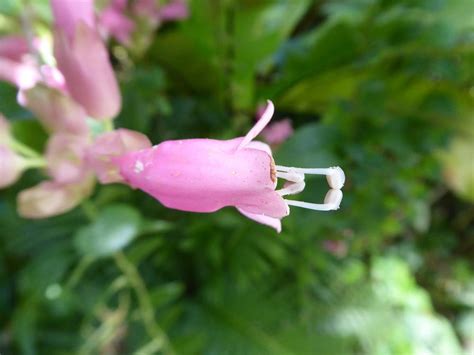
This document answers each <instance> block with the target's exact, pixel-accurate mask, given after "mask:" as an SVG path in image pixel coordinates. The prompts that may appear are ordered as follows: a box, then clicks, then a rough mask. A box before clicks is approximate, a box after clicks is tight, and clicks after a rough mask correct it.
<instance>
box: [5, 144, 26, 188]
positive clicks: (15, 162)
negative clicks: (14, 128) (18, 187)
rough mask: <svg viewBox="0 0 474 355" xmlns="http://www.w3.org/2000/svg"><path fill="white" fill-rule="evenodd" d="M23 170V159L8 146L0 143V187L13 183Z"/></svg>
mask: <svg viewBox="0 0 474 355" xmlns="http://www.w3.org/2000/svg"><path fill="white" fill-rule="evenodd" d="M24 170H25V161H24V159H23V158H22V157H20V156H19V155H17V154H16V153H15V152H13V151H12V150H11V149H10V148H8V147H6V146H4V145H0V188H4V187H7V186H10V185H12V184H14V183H15V182H16V181H17V180H18V179H19V178H20V176H21V174H22V173H23V171H24Z"/></svg>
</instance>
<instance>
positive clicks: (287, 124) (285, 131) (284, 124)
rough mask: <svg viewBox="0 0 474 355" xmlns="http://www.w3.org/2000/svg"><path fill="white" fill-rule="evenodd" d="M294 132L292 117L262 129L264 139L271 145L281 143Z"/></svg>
mask: <svg viewBox="0 0 474 355" xmlns="http://www.w3.org/2000/svg"><path fill="white" fill-rule="evenodd" d="M292 134H293V126H292V124H291V120H290V119H288V118H287V119H284V120H281V121H278V122H274V123H272V124H270V125H268V126H267V127H265V129H264V130H263V131H262V137H263V139H264V140H265V141H266V142H267V143H268V144H271V145H277V144H281V143H283V142H284V141H286V140H287V139H288V138H289V137H290V136H291V135H292Z"/></svg>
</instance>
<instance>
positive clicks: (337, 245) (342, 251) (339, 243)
mask: <svg viewBox="0 0 474 355" xmlns="http://www.w3.org/2000/svg"><path fill="white" fill-rule="evenodd" d="M323 247H324V249H325V250H326V251H328V252H329V253H331V254H332V255H334V256H336V257H338V258H343V257H345V256H346V255H347V243H346V242H344V241H343V240H325V241H324V242H323Z"/></svg>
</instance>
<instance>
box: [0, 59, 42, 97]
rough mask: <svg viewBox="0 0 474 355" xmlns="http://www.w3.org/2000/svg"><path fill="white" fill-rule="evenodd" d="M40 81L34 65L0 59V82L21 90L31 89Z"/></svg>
mask: <svg viewBox="0 0 474 355" xmlns="http://www.w3.org/2000/svg"><path fill="white" fill-rule="evenodd" d="M40 79H41V77H40V74H39V72H38V70H37V69H36V67H35V66H34V65H32V64H30V63H24V62H17V61H14V60H11V59H8V58H2V57H0V80H4V81H7V82H9V83H10V84H13V85H15V86H16V87H18V88H19V89H20V90H21V89H30V88H32V87H33V86H35V84H36V83H37V82H38V81H39V80H40Z"/></svg>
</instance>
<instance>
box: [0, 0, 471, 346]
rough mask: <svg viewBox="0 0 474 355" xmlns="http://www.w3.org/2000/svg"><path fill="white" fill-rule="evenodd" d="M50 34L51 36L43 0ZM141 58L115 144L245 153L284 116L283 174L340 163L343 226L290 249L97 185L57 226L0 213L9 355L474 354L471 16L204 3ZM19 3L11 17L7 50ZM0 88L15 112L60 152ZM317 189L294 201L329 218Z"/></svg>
mask: <svg viewBox="0 0 474 355" xmlns="http://www.w3.org/2000/svg"><path fill="white" fill-rule="evenodd" d="M29 5H30V7H31V9H33V10H34V13H35V16H36V23H35V26H36V29H37V31H39V32H45V31H47V29H48V26H49V24H50V21H51V15H50V13H49V5H48V2H47V1H46V0H39V1H36V0H35V1H30V3H29ZM189 6H190V13H191V16H190V18H189V19H188V20H186V21H183V22H180V23H172V24H167V25H165V26H163V27H161V28H160V29H159V31H158V32H157V33H155V34H154V36H153V37H152V38H150V46H149V47H148V49H147V50H139V51H138V50H137V51H134V50H130V49H126V48H123V47H121V46H120V45H119V44H117V43H112V44H111V55H112V58H113V60H114V63H115V67H116V69H117V73H118V76H119V78H120V81H121V88H122V95H123V102H124V103H123V110H122V112H121V114H120V117H119V118H118V120H116V126H119V127H126V128H130V129H135V130H138V131H141V132H144V133H146V134H147V135H148V136H149V137H150V139H151V140H152V142H153V143H155V144H157V143H159V142H161V141H163V140H166V139H174V138H178V137H179V138H191V137H212V138H218V139H227V138H230V137H234V136H239V135H243V134H244V133H245V132H246V130H247V129H248V127H250V126H251V124H252V122H253V120H254V115H255V108H256V107H257V105H258V104H261V103H263V102H264V99H267V98H269V99H272V100H273V101H274V102H275V105H276V108H277V114H276V115H277V119H278V118H283V117H290V118H291V119H292V120H293V124H294V127H295V134H294V135H293V136H292V137H291V138H290V139H289V140H288V141H286V142H285V143H284V144H283V145H281V146H280V147H278V148H277V149H276V151H275V153H274V155H275V160H276V162H277V163H278V164H281V165H285V164H286V165H289V166H304V167H314V166H318V167H324V166H334V165H340V166H341V167H343V168H344V170H345V172H346V175H347V178H348V181H347V184H346V186H345V188H344V194H345V197H344V200H343V203H342V206H341V209H340V210H339V211H338V212H334V213H316V212H311V211H306V210H298V209H296V208H293V209H292V211H291V215H290V216H289V217H287V218H285V219H284V221H283V232H282V233H281V235H276V234H275V232H274V231H273V230H272V229H270V228H268V227H265V226H261V225H257V224H256V223H253V222H252V221H250V220H247V219H245V218H243V217H242V216H241V215H239V214H238V213H237V212H236V211H235V210H233V209H231V208H228V209H224V210H221V211H219V212H217V213H214V214H209V215H207V214H206V215H199V214H192V213H185V212H179V211H173V210H167V209H165V208H164V207H163V206H161V205H160V204H159V203H157V202H156V201H155V200H153V199H152V198H151V197H149V196H147V195H145V194H144V193H142V192H140V191H132V190H130V189H128V188H127V187H125V186H121V185H110V186H101V187H98V188H97V189H96V191H95V193H94V195H93V197H92V198H91V199H90V201H87V202H86V203H84V204H83V206H82V207H81V208H78V209H76V210H74V211H72V212H70V213H68V214H66V215H64V216H61V217H55V218H51V219H48V220H41V221H28V220H23V219H21V218H20V217H18V216H17V213H16V210H15V196H16V193H17V192H18V191H19V190H21V189H22V188H24V187H26V186H31V185H32V184H33V182H35V181H38V180H39V179H40V178H41V176H40V175H39V174H38V173H28V174H26V175H25V176H24V177H23V178H22V180H21V182H20V183H19V184H17V185H15V187H13V188H11V189H9V190H4V191H1V193H0V226H1V227H0V353H1V354H2V355H7V354H70V353H71V352H77V353H79V354H132V353H137V354H159V353H163V354H171V353H175V354H328V355H333V354H384V355H385V354H395V355H404V354H407V355H409V354H439V355H456V354H474V268H473V266H474V223H473V222H474V206H473V204H472V202H473V201H474V171H473V170H474V116H473V112H474V110H473V109H474V104H473V100H474V86H473V83H474V81H473V79H474V19H473V13H474V3H473V2H472V1H471V0H399V1H391V0H327V1H324V0H320V1H313V0H267V1H264V0H255V1H253V0H194V1H190V2H189ZM23 11H24V3H22V2H20V1H17V0H2V1H1V3H0V32H1V33H11V32H15V31H21V14H22V12H23ZM15 96H16V92H15V89H14V88H13V87H10V86H8V85H7V84H5V83H1V84H0V97H1V99H0V112H3V113H4V114H5V115H6V116H8V117H9V118H10V119H14V120H15V121H14V122H15V123H14V129H15V134H16V135H17V136H18V137H21V139H22V140H23V141H24V142H26V143H28V144H29V145H30V146H32V147H35V148H36V149H42V148H43V145H44V141H45V133H44V132H43V131H42V130H40V128H39V126H38V124H37V123H36V121H35V120H34V117H32V115H31V114H30V113H29V112H27V111H25V110H23V109H21V108H20V106H18V105H17V104H16V99H15ZM324 186H325V183H324V182H323V180H320V179H317V178H315V179H313V180H310V181H308V183H307V189H306V190H305V192H304V193H303V194H302V196H301V199H303V200H305V201H314V202H316V201H318V199H321V198H322V196H323V193H324V191H323V188H324Z"/></svg>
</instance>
